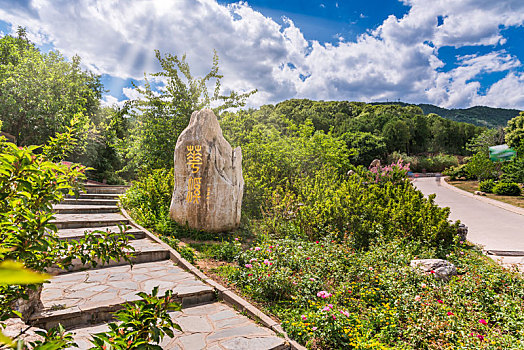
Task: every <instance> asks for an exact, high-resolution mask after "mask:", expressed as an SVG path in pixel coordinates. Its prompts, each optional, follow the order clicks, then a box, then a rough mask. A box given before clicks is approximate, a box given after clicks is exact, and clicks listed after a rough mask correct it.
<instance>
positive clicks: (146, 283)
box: [12, 186, 297, 350]
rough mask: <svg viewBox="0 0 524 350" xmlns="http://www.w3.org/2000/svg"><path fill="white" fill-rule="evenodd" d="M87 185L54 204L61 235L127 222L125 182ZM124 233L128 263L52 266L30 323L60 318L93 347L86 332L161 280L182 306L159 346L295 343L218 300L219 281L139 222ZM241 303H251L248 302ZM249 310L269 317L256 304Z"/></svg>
mask: <svg viewBox="0 0 524 350" xmlns="http://www.w3.org/2000/svg"><path fill="white" fill-rule="evenodd" d="M86 188H87V193H86V194H82V195H81V196H80V198H79V199H67V200H66V201H65V203H63V204H60V205H57V206H55V208H54V209H55V211H56V212H57V214H56V215H55V217H56V220H55V224H56V226H57V228H58V235H59V237H60V238H62V239H76V238H80V237H82V236H83V235H84V234H85V233H84V232H85V231H90V230H95V229H97V230H104V231H105V230H107V229H109V230H116V229H117V228H116V227H115V225H117V224H119V223H121V224H126V225H130V224H131V222H130V220H128V219H126V217H124V216H123V215H122V214H121V213H120V212H119V209H118V207H117V206H116V203H117V199H118V197H117V196H118V193H121V192H122V191H123V190H124V189H123V188H118V187H107V186H86ZM130 226H131V225H130ZM129 232H130V233H131V234H132V235H133V240H132V241H130V243H131V245H132V246H133V247H134V249H135V251H134V253H133V255H134V257H133V258H132V261H133V264H134V265H133V267H131V266H130V265H129V264H128V263H127V261H125V260H122V261H116V262H112V263H111V264H109V265H105V266H99V268H97V269H93V268H91V267H90V266H84V265H82V264H81V262H80V261H79V260H76V261H74V263H75V264H74V266H73V267H72V268H71V269H69V271H63V270H58V269H54V270H53V271H52V272H54V273H58V275H57V276H55V277H53V278H52V279H51V281H50V283H46V284H44V288H43V290H42V295H41V308H40V309H39V311H37V312H36V313H34V314H33V315H32V316H31V318H30V320H29V323H30V324H32V325H34V326H36V327H41V328H45V329H49V328H50V327H53V326H55V325H56V324H57V323H61V324H62V325H63V326H64V327H66V329H68V330H70V331H71V332H73V333H74V334H75V336H74V337H75V341H76V342H77V343H78V345H79V346H80V349H88V348H90V347H91V346H90V342H89V339H90V337H91V336H90V335H91V334H93V333H97V332H101V331H104V330H107V329H108V326H107V322H109V321H110V320H111V318H112V313H113V312H114V311H116V310H118V309H120V308H121V307H122V305H123V304H124V303H126V302H131V301H134V300H137V299H139V297H137V295H136V293H138V292H146V293H149V292H151V291H152V289H153V288H154V287H155V286H159V289H160V290H159V292H160V294H161V295H162V294H163V292H164V291H165V290H167V289H170V290H173V295H175V296H176V297H177V300H178V301H179V302H180V303H181V304H182V311H180V312H174V313H171V316H172V317H173V319H174V320H175V322H177V323H178V324H179V325H180V326H181V328H182V332H179V331H176V332H175V336H174V337H173V338H166V339H164V341H163V343H162V344H161V346H162V348H163V349H180V350H183V349H188V350H198V349H215V350H218V349H260V350H266V349H289V348H290V344H291V345H293V342H288V341H287V340H286V339H284V338H283V337H281V336H277V334H276V333H275V331H274V330H273V329H270V328H268V327H264V326H262V325H259V324H257V323H255V322H254V321H253V320H251V319H249V318H247V317H245V316H243V315H241V314H240V313H239V312H237V311H235V310H234V309H233V308H232V307H231V306H229V305H228V304H226V303H224V302H220V301H218V300H217V299H216V295H217V288H218V289H223V290H225V288H224V287H222V286H220V285H218V284H216V283H214V282H213V281H208V280H207V279H205V277H206V276H203V275H202V276H198V277H199V278H197V276H196V275H195V272H193V271H186V270H184V269H182V268H181V267H180V266H177V264H176V259H174V258H173V256H174V254H176V252H173V251H172V250H171V249H170V248H169V247H168V246H166V245H165V244H163V243H161V242H159V241H158V240H157V239H156V237H153V236H150V234H149V233H147V232H145V231H144V230H142V229H141V228H140V227H134V226H131V230H130V231H129ZM155 240H157V241H155ZM189 267H190V268H191V269H195V268H194V267H192V266H189ZM191 269H190V270H191ZM197 272H198V273H199V271H197ZM198 273H197V275H198ZM231 293H232V292H230V291H227V290H225V291H224V293H223V295H226V296H228V297H229V299H240V298H239V297H238V296H236V295H233V294H231ZM224 300H226V298H225V297H224ZM244 306H245V307H247V308H254V307H253V306H251V305H249V304H247V305H244ZM253 313H254V314H257V313H258V314H259V315H260V316H261V317H265V318H267V319H269V318H268V317H267V316H265V315H263V314H262V313H261V312H260V311H259V310H256V309H255V310H254V311H253ZM269 321H271V322H273V323H274V325H272V326H271V328H274V326H276V328H278V327H279V326H278V325H277V324H276V323H275V322H274V321H272V320H271V319H269ZM16 327H17V326H14V328H16ZM12 328H13V327H12ZM18 328H21V327H18ZM276 328H275V329H276ZM279 332H280V331H279ZM293 348H297V347H295V346H293Z"/></svg>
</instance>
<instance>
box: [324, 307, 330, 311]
mask: <svg viewBox="0 0 524 350" xmlns="http://www.w3.org/2000/svg"><path fill="white" fill-rule="evenodd" d="M329 310H331V309H330V308H329V306H324V308H323V309H322V311H329Z"/></svg>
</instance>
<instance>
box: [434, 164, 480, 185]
mask: <svg viewBox="0 0 524 350" xmlns="http://www.w3.org/2000/svg"><path fill="white" fill-rule="evenodd" d="M442 175H445V176H449V179H450V180H452V181H454V180H473V179H474V178H475V177H473V176H471V175H470V174H469V173H468V172H467V171H466V164H462V165H459V166H452V167H450V168H447V169H446V170H444V171H443V172H442Z"/></svg>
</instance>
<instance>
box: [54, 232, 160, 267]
mask: <svg viewBox="0 0 524 350" xmlns="http://www.w3.org/2000/svg"><path fill="white" fill-rule="evenodd" d="M129 245H130V246H131V247H133V249H132V250H129V253H130V254H132V255H133V256H132V257H131V258H130V259H129V260H130V261H131V263H132V264H140V263H146V262H154V261H162V260H167V259H169V251H168V250H166V249H165V248H163V247H162V246H161V245H160V244H158V243H156V242H153V241H151V240H150V239H148V238H142V239H136V240H131V241H129ZM72 264H73V265H71V266H70V267H69V268H68V269H67V271H65V270H63V269H60V268H58V267H54V268H49V269H48V270H47V272H48V273H51V274H63V273H67V272H73V271H81V270H86V269H88V268H91V265H84V264H82V262H81V261H80V259H74V260H73V261H72ZM128 264H129V262H128V261H126V260H125V259H120V260H116V261H115V260H111V261H109V263H107V264H105V265H101V262H100V260H98V261H97V266H96V268H105V267H109V266H120V265H128Z"/></svg>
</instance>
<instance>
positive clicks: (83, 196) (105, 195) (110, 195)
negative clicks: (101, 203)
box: [66, 192, 120, 199]
mask: <svg viewBox="0 0 524 350" xmlns="http://www.w3.org/2000/svg"><path fill="white" fill-rule="evenodd" d="M119 196H120V195H119V194H117V193H84V192H80V194H79V195H78V199H118V197H119ZM75 198H76V197H75V196H70V195H67V196H66V199H75Z"/></svg>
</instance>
